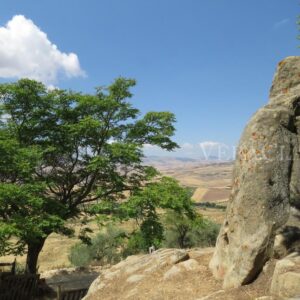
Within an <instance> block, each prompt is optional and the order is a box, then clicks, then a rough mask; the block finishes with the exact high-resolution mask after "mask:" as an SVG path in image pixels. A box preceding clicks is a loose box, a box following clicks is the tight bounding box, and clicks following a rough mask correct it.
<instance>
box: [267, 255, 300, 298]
mask: <svg viewBox="0 0 300 300" xmlns="http://www.w3.org/2000/svg"><path fill="white" fill-rule="evenodd" d="M271 294H272V295H274V296H277V297H280V298H285V299H286V298H288V299H291V298H293V299H299V298H300V256H299V254H298V253H293V254H291V255H289V256H287V257H286V258H284V259H282V260H279V261H278V262H277V263H276V266H275V270H274V274H273V278H272V283H271Z"/></svg>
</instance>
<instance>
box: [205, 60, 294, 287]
mask: <svg viewBox="0 0 300 300" xmlns="http://www.w3.org/2000/svg"><path fill="white" fill-rule="evenodd" d="M299 142H300V57H288V58H286V59H285V60H283V61H282V62H281V63H279V65H278V68H277V71H276V74H275V77H274V80H273V84H272V88H271V92H270V101H269V103H268V104H267V105H266V106H264V107H263V108H261V109H260V110H258V112H257V113H256V114H255V115H254V116H253V117H252V118H251V120H250V122H249V123H248V125H247V126H246V128H245V129H244V132H243V134H242V137H241V139H240V143H239V146H238V149H237V156H236V161H235V166H234V171H233V183H232V192H231V195H230V199H229V205H228V207H227V212H226V218H225V221H224V223H223V226H222V228H221V230H220V233H219V236H218V239H217V243H216V250H215V252H214V255H213V258H212V260H211V262H210V268H211V270H212V272H213V274H214V276H215V278H217V279H220V280H223V288H225V289H226V288H233V287H238V286H241V285H244V284H247V283H250V282H252V281H253V280H254V279H255V278H256V277H257V275H258V274H259V272H260V271H261V270H262V268H263V266H264V264H265V262H266V261H267V260H268V259H269V258H270V256H271V255H272V251H273V244H274V239H275V235H276V231H277V230H278V229H279V228H281V227H282V226H283V225H284V224H285V223H286V222H287V220H288V217H289V212H290V205H293V206H296V207H297V206H299V205H300V159H299V157H300V156H299V153H300V144H299Z"/></svg>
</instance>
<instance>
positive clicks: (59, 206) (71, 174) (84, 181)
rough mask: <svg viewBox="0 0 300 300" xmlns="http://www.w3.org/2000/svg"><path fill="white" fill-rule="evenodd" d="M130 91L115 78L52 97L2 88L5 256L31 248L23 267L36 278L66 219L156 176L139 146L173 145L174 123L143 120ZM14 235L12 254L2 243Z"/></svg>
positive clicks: (163, 117)
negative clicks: (41, 255)
mask: <svg viewBox="0 0 300 300" xmlns="http://www.w3.org/2000/svg"><path fill="white" fill-rule="evenodd" d="M134 85H135V81H134V80H132V79H125V78H118V79H116V80H115V81H114V82H113V84H111V85H110V86H108V87H99V88H97V90H96V93H95V94H94V95H88V94H81V93H75V92H72V91H65V90H58V89H56V90H52V91H49V90H48V89H47V88H46V87H45V86H44V85H43V84H42V83H39V82H36V81H34V80H29V79H22V80H19V81H18V82H16V83H9V84H0V101H1V105H0V116H1V120H2V121H1V122H0V174H1V175H0V183H1V185H2V186H1V187H0V188H1V189H2V190H1V191H2V192H3V194H2V195H3V196H2V198H1V199H0V224H6V226H5V228H3V229H2V230H0V242H1V245H0V250H1V253H2V254H3V253H7V252H18V253H22V252H23V250H24V245H27V246H30V247H29V251H28V256H27V265H28V266H29V271H30V272H35V269H36V261H37V255H36V253H38V252H39V251H41V249H42V247H43V244H44V242H45V239H46V238H47V236H48V235H49V234H51V233H52V232H61V233H64V234H71V233H72V230H71V229H69V228H68V227H66V221H67V220H69V219H71V218H77V217H79V216H80V214H81V212H82V209H83V207H84V204H86V203H94V202H95V201H96V202H101V201H106V202H114V201H116V200H119V199H122V198H124V192H125V191H130V192H134V191H137V190H138V189H139V188H140V187H141V186H142V184H143V183H144V182H146V181H147V180H149V179H151V178H153V176H155V175H156V174H157V173H156V172H155V170H154V169H153V168H151V167H147V166H144V165H143V164H142V159H143V151H142V149H143V145H144V144H145V143H147V144H152V145H156V146H158V147H161V148H163V149H166V150H172V149H174V148H175V147H177V145H176V144H175V143H174V142H173V141H172V140H171V138H170V137H171V136H172V135H173V133H174V130H175V129H174V126H173V123H174V121H175V117H174V115H173V114H171V113H169V112H149V113H147V114H146V115H145V116H144V117H140V116H139V115H140V113H139V111H138V110H137V109H136V108H134V107H132V105H131V103H130V102H129V98H130V97H131V96H132V94H131V92H130V88H132V87H133V86H134ZM7 203H9V204H7ZM22 223H23V224H24V226H23V228H22V227H21V226H20V224H22ZM12 235H13V236H15V237H16V238H17V240H18V242H17V245H16V247H13V248H14V249H13V248H12V245H9V244H8V243H6V242H5V241H6V240H7V238H9V237H10V236H12ZM82 236H83V237H86V235H85V234H83V235H82Z"/></svg>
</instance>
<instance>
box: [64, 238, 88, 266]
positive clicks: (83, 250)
mask: <svg viewBox="0 0 300 300" xmlns="http://www.w3.org/2000/svg"><path fill="white" fill-rule="evenodd" d="M68 258H69V261H70V262H71V264H72V265H74V266H76V267H85V266H87V265H89V264H90V263H91V261H92V259H93V258H92V255H91V251H90V248H89V246H88V245H86V244H83V243H77V244H75V245H74V246H73V247H72V248H71V250H70V254H69V256H68Z"/></svg>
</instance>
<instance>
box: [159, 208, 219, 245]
mask: <svg viewBox="0 0 300 300" xmlns="http://www.w3.org/2000/svg"><path fill="white" fill-rule="evenodd" d="M164 225H165V228H166V230H165V240H164V246H165V247H172V248H191V247H208V246H214V245H215V242H216V239H217V236H218V233H219V225H217V224H215V223H213V222H212V221H209V220H207V219H204V218H203V217H202V216H200V215H197V214H196V215H194V216H193V217H190V216H189V215H186V214H179V213H177V212H174V211H168V212H167V214H166V215H165V216H164Z"/></svg>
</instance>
